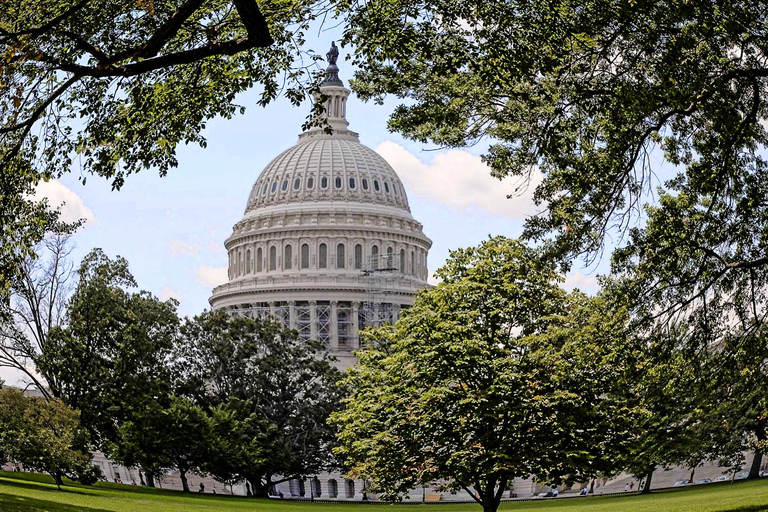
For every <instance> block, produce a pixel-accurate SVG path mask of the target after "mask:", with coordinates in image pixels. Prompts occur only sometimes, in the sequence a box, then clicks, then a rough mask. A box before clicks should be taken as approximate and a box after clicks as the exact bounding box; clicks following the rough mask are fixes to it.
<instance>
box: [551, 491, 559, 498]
mask: <svg viewBox="0 0 768 512" xmlns="http://www.w3.org/2000/svg"><path fill="white" fill-rule="evenodd" d="M558 494H559V492H558V490H557V489H552V497H553V498H557V495H558Z"/></svg>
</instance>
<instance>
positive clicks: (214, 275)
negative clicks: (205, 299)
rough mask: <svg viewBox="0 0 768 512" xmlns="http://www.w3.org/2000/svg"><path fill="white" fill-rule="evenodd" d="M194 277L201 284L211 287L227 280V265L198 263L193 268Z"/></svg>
mask: <svg viewBox="0 0 768 512" xmlns="http://www.w3.org/2000/svg"><path fill="white" fill-rule="evenodd" d="M195 279H197V282H198V283H200V284H202V285H203V286H208V287H210V288H213V287H214V286H218V285H220V284H224V283H226V282H227V279H228V278H227V266H226V265H224V266H221V267H214V266H212V265H198V267H197V268H196V269H195Z"/></svg>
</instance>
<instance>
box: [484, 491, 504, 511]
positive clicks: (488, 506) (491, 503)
mask: <svg viewBox="0 0 768 512" xmlns="http://www.w3.org/2000/svg"><path fill="white" fill-rule="evenodd" d="M500 503H501V500H497V499H496V497H495V496H493V495H491V496H486V498H485V500H483V512H497V511H498V510H499V504H500Z"/></svg>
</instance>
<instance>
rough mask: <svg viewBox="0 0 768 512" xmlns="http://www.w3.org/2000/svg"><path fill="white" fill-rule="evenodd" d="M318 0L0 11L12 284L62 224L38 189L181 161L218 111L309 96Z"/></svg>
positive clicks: (0, 176) (181, 0) (4, 185)
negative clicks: (310, 34) (309, 50)
mask: <svg viewBox="0 0 768 512" xmlns="http://www.w3.org/2000/svg"><path fill="white" fill-rule="evenodd" d="M323 9H324V6H323V5H322V4H321V3H319V2H317V1H315V0H298V1H286V0H267V1H261V2H258V3H257V2H256V1H255V0H177V1H168V0H106V1H103V0H99V1H97V0H78V1H74V2H68V1H62V0H41V1H29V0H22V1H20V2H13V3H6V4H4V5H3V9H2V10H0V198H1V199H2V200H1V201H0V222H2V224H0V228H1V229H0V237H2V238H0V285H1V286H2V289H0V291H2V290H4V289H7V287H8V283H9V281H10V279H11V278H12V276H13V275H14V274H15V273H16V272H17V270H18V266H19V265H20V264H21V262H22V261H23V260H24V257H25V256H28V255H31V250H32V248H33V247H34V245H35V244H36V243H37V242H39V241H40V239H41V238H42V236H43V234H44V233H45V232H46V231H47V230H50V229H52V228H53V227H54V221H55V218H56V215H55V212H51V211H50V210H49V209H48V208H47V206H46V205H45V204H40V203H35V202H33V201H31V200H30V198H29V194H31V193H32V192H33V189H34V187H35V185H36V184H37V183H38V182H39V181H40V180H48V179H51V178H56V177H58V176H60V175H62V174H63V173H67V172H70V171H73V170H74V171H75V172H78V173H79V175H80V178H81V179H82V180H85V179H86V178H87V176H88V175H97V176H102V177H104V178H106V179H109V180H111V182H112V185H113V187H114V188H120V187H121V186H122V184H123V182H124V180H125V178H126V176H128V175H130V174H132V173H135V172H138V171H140V170H142V169H148V168H155V169H156V170H157V171H158V172H160V174H161V175H162V174H165V173H166V172H167V171H168V170H169V168H171V167H174V166H176V164H177V161H176V148H177V146H178V145H179V144H181V143H185V144H189V143H194V144H200V145H205V138H204V136H203V134H202V131H203V129H204V128H205V125H206V122H207V121H208V120H209V119H211V118H214V117H217V116H222V117H226V118H229V117H231V116H233V115H234V114H235V113H236V112H238V111H241V110H242V109H243V107H242V106H240V105H238V104H237V103H236V97H237V95H238V94H240V93H241V92H243V91H245V90H247V89H250V88H252V87H254V86H259V87H260V89H261V90H260V94H261V96H260V98H259V100H258V103H259V104H262V105H264V104H266V103H269V102H270V101H272V100H273V99H275V98H276V97H277V96H278V95H279V94H280V93H281V92H283V93H285V94H286V95H287V97H288V98H289V99H290V100H292V101H293V102H299V101H300V100H301V99H302V98H303V97H305V89H307V88H308V86H309V85H310V82H311V79H310V77H311V69H310V68H309V67H308V65H309V64H311V63H313V62H314V60H313V56H312V55H307V56H306V57H307V59H306V60H305V61H302V57H303V54H302V52H303V49H302V45H303V43H304V38H303V34H304V32H305V30H306V29H307V27H308V24H309V23H310V22H311V21H312V20H313V19H315V17H316V16H319V15H322V14H323Z"/></svg>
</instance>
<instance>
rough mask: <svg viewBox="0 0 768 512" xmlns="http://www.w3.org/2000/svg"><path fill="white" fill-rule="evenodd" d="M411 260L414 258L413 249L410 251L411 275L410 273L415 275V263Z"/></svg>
mask: <svg viewBox="0 0 768 512" xmlns="http://www.w3.org/2000/svg"><path fill="white" fill-rule="evenodd" d="M413 260H414V257H413V251H411V275H412V276H415V275H416V272H415V270H414V265H415V263H414V262H413Z"/></svg>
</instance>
